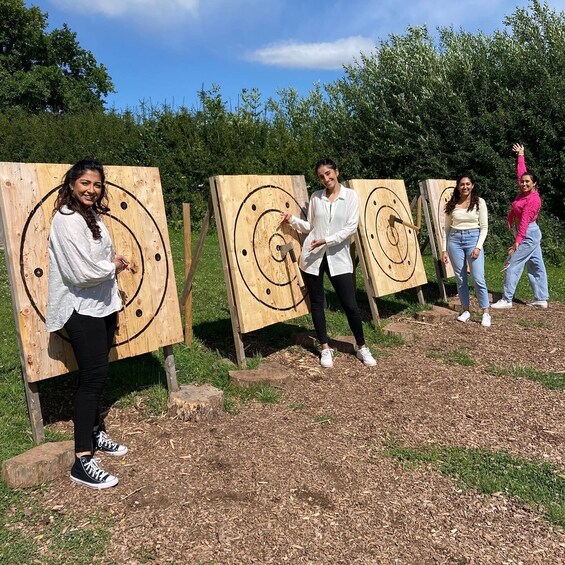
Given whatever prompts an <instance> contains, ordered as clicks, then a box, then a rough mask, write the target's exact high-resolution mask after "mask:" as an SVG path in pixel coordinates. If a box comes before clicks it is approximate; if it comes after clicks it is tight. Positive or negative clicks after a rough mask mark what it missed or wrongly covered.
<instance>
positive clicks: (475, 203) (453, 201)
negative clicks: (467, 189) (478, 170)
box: [445, 173, 480, 214]
mask: <svg viewBox="0 0 565 565" xmlns="http://www.w3.org/2000/svg"><path fill="white" fill-rule="evenodd" d="M465 178H467V179H469V180H470V181H471V184H472V185H473V190H472V191H471V202H470V203H469V207H468V208H467V212H470V211H471V210H472V209H473V208H476V209H477V210H478V209H479V196H480V194H479V191H478V189H477V186H476V184H475V179H474V178H473V176H472V175H471V174H470V173H463V174H461V175H459V176H458V177H457V179H456V180H455V188H454V189H453V194H452V195H451V198H450V199H449V200H448V201H447V204H446V205H445V213H446V214H451V213H453V210H455V206H456V205H457V202H459V198H461V193H460V192H459V183H460V182H461V180H462V179H465Z"/></svg>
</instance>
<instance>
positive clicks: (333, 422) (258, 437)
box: [36, 304, 565, 564]
mask: <svg viewBox="0 0 565 565" xmlns="http://www.w3.org/2000/svg"><path fill="white" fill-rule="evenodd" d="M410 323H413V324H414V330H415V331H416V332H417V333H418V334H419V339H418V340H417V341H416V343H415V344H413V345H403V346H397V347H391V348H384V349H381V350H379V353H380V355H379V357H378V366H377V367H376V368H375V369H368V368H365V367H364V366H363V365H362V364H361V363H360V362H359V361H358V360H357V359H356V358H354V357H353V356H351V355H345V354H340V355H339V356H338V357H336V359H335V366H334V368H333V369H325V370H322V369H321V368H320V367H319V364H318V359H317V357H316V355H315V354H314V352H312V351H308V350H305V349H302V348H298V347H288V348H287V349H283V350H279V351H277V352H275V353H273V354H272V355H270V356H269V358H270V359H272V360H275V361H278V362H279V363H281V364H283V365H285V366H286V367H288V370H289V371H290V372H291V373H292V375H293V379H292V381H291V382H290V383H288V384H286V385H285V386H284V389H283V390H282V394H281V399H280V401H279V403H278V404H274V405H262V404H258V403H251V404H247V405H243V406H240V407H239V411H238V413H237V414H233V415H231V414H223V415H221V416H220V417H219V418H218V419H217V420H216V421H214V422H210V423H183V422H180V421H176V420H173V419H170V418H168V417H161V418H152V419H147V417H145V416H144V415H143V414H142V413H140V412H139V411H137V410H136V409H135V408H131V409H128V410H117V409H113V410H112V411H111V412H110V415H109V417H108V418H107V427H108V430H109V433H110V435H111V436H112V437H115V438H116V439H119V440H121V441H122V442H124V443H125V444H127V445H128V446H129V450H130V451H129V453H128V454H127V455H126V456H125V457H124V458H123V459H122V460H117V459H112V458H110V457H106V458H104V460H103V466H104V467H105V468H106V469H107V470H109V471H110V472H112V473H115V474H116V475H117V476H118V477H119V478H120V483H119V485H118V486H117V487H116V488H113V489H108V490H106V491H100V492H97V491H92V490H89V489H85V488H83V487H80V486H77V485H74V484H72V483H71V482H70V481H69V479H68V476H66V475H65V476H61V478H60V481H56V482H55V483H54V484H53V485H52V487H51V488H49V489H47V490H44V491H39V492H38V493H37V494H36V496H37V497H38V498H39V499H40V500H41V503H42V504H43V505H45V506H46V507H49V506H50V505H53V506H55V505H57V507H58V508H62V510H61V511H62V512H65V513H68V514H71V515H76V520H77V525H79V527H80V526H82V527H86V526H87V524H88V519H86V518H85V516H89V515H92V514H94V513H100V514H101V515H103V516H106V517H107V518H109V519H110V520H111V523H112V524H113V526H112V538H111V543H110V544H109V549H108V551H107V552H106V555H105V560H107V561H108V562H110V561H112V560H113V562H116V563H132V564H136V563H148V562H152V563H178V564H181V563H182V564H204V563H218V564H235V563H261V564H263V563H265V564H268V563H276V564H282V563H315V564H341V563H343V564H372V563H395V564H404V563H406V564H420V563H450V564H463V563H481V564H482V563H485V564H491V563H501V564H502V563H504V564H518V563H543V564H558V563H565V534H564V533H563V532H562V531H559V530H556V529H554V528H552V527H551V526H550V525H549V524H548V523H547V522H546V521H545V520H544V519H543V518H542V516H541V515H540V514H539V513H537V512H535V511H533V510H532V509H531V508H529V507H527V506H525V505H523V504H520V503H518V502H516V501H514V500H512V499H509V498H507V497H504V496H502V495H484V494H479V493H477V492H475V491H472V490H471V491H466V490H462V489H461V488H460V486H458V485H457V483H456V482H455V481H454V480H453V479H450V478H446V477H444V476H442V475H441V474H440V473H438V472H437V471H436V470H434V469H432V468H431V467H426V466H424V467H420V468H418V469H417V470H408V469H404V468H403V466H402V465H401V464H400V463H399V462H398V461H396V460H394V459H391V458H389V457H386V456H385V455H384V454H383V450H384V449H385V447H386V446H387V445H388V444H389V443H390V442H391V441H394V442H396V443H397V444H400V445H406V446H423V445H427V444H430V443H437V444H440V445H446V446H447V445H449V446H466V447H480V448H485V449H490V450H506V451H508V452H510V453H512V454H515V455H519V456H523V457H527V458H533V459H536V460H541V461H548V462H551V463H553V464H555V465H557V466H559V467H560V468H561V469H563V468H565V448H564V446H565V426H564V422H565V400H564V399H565V396H564V393H563V391H551V390H547V389H544V388H543V387H542V386H541V385H540V384H538V383H535V382H532V381H530V380H526V379H521V378H520V379H516V378H512V377H494V376H490V375H488V374H487V373H486V371H485V367H486V365H488V364H489V363H494V364H496V365H498V366H501V367H510V366H511V365H523V366H527V367H533V368H537V369H541V370H552V371H565V349H564V347H563V338H562V335H563V334H562V333H561V332H562V331H563V329H564V328H565V305H560V304H551V306H550V309H548V310H531V309H530V308H528V307H527V306H525V305H516V306H515V307H514V308H513V309H512V310H506V311H493V325H492V327H491V328H482V327H481V326H480V324H479V323H478V322H477V321H471V322H469V323H467V324H461V323H458V322H456V321H453V322H447V323H443V324H439V325H433V326H432V325H425V324H417V323H415V322H410ZM462 349H466V350H467V352H468V353H469V355H470V356H471V357H472V359H474V361H475V362H476V365H475V366H471V367H465V366H460V365H449V364H447V363H446V362H445V361H444V360H442V359H440V358H432V357H430V353H432V354H433V353H437V354H441V353H446V352H449V351H453V350H459V351H460V350H462Z"/></svg>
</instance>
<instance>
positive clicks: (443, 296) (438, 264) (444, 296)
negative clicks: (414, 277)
mask: <svg viewBox="0 0 565 565" xmlns="http://www.w3.org/2000/svg"><path fill="white" fill-rule="evenodd" d="M420 191H421V193H422V205H423V208H424V217H425V218H426V226H427V228H428V237H429V238H430V247H431V249H432V257H433V259H434V267H435V270H436V277H437V284H438V287H439V295H440V298H441V299H442V300H443V301H444V302H447V291H446V289H445V283H444V280H443V267H442V265H441V258H440V257H438V253H437V246H436V242H435V237H434V225H433V221H432V218H431V214H430V210H429V206H428V204H429V201H428V193H427V190H426V185H425V181H422V182H420Z"/></svg>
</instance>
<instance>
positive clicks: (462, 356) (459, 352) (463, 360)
mask: <svg viewBox="0 0 565 565" xmlns="http://www.w3.org/2000/svg"><path fill="white" fill-rule="evenodd" d="M426 357H428V358H429V359H441V360H442V361H445V363H447V364H448V365H463V366H464V367H473V366H474V365H476V363H475V361H474V360H473V359H472V358H471V356H470V355H469V353H468V352H467V350H466V349H453V350H452V351H446V352H440V351H431V352H430V353H428V354H427V355H426Z"/></svg>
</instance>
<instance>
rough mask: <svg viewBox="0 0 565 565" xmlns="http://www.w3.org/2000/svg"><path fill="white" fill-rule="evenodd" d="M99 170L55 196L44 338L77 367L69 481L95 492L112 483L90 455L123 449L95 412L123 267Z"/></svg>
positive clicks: (92, 164)
mask: <svg viewBox="0 0 565 565" xmlns="http://www.w3.org/2000/svg"><path fill="white" fill-rule="evenodd" d="M104 182H105V176H104V169H103V167H102V165H101V164H100V163H98V162H96V161H94V160H91V159H84V160H82V161H79V162H78V163H76V164H75V165H74V166H73V167H71V168H70V169H69V170H68V171H67V173H66V174H65V176H64V178H63V184H62V185H61V187H60V188H59V193H58V196H57V200H56V202H55V209H54V214H53V221H52V223H51V230H50V234H49V290H48V302H47V317H46V325H47V330H48V331H50V332H55V331H59V330H61V329H63V328H64V329H65V330H66V332H67V334H68V336H69V340H70V342H71V345H72V347H73V351H74V354H75V357H76V360H77V365H78V367H79V377H78V383H77V390H76V394H75V399H74V417H73V421H74V438H75V463H74V465H73V467H72V468H71V474H70V477H71V479H72V480H73V481H75V482H76V483H79V484H83V485H86V486H88V487H90V488H95V489H102V488H108V487H112V486H114V485H116V484H117V483H118V479H117V478H116V477H114V476H113V475H111V474H110V473H107V472H106V471H104V470H103V469H101V468H100V467H99V466H98V462H99V459H98V458H94V457H93V455H94V452H95V451H99V452H102V453H106V454H108V455H115V456H121V455H125V454H126V452H127V447H125V446H123V445H120V444H119V443H117V442H115V441H113V440H111V439H110V438H109V437H108V435H107V434H106V432H105V430H104V429H103V428H102V425H101V424H102V422H101V421H100V409H99V404H100V400H101V397H102V390H103V387H104V382H105V380H106V377H107V375H108V368H109V361H108V354H109V352H110V349H111V347H112V343H113V341H114V333H115V330H116V324H117V313H118V311H119V310H121V309H122V300H121V297H120V294H119V292H118V284H117V280H116V276H117V275H118V273H120V272H121V271H123V270H124V269H127V268H128V261H127V260H126V259H125V257H123V256H122V255H116V254H115V253H114V248H113V245H112V241H111V239H110V234H109V232H108V230H107V228H106V226H105V225H104V224H103V223H102V221H101V219H100V215H101V214H106V213H108V211H109V209H108V206H107V204H108V200H107V197H106V187H105V184H104Z"/></svg>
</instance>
